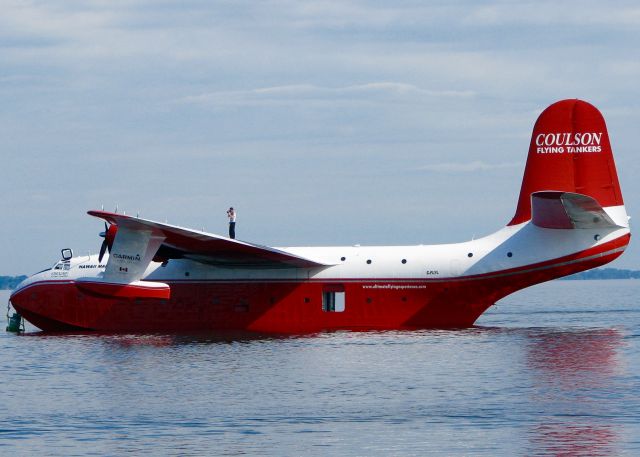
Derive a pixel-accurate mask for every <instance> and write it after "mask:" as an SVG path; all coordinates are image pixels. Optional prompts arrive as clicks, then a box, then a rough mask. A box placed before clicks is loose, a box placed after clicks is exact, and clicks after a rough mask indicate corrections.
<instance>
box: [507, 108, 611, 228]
mask: <svg viewBox="0 0 640 457" xmlns="http://www.w3.org/2000/svg"><path fill="white" fill-rule="evenodd" d="M541 191H560V192H573V193H578V194H583V195H588V196H589V197H592V198H593V199H595V200H596V201H597V202H598V203H599V204H600V205H601V206H602V207H608V206H618V205H622V204H623V201H622V193H621V191H620V184H619V183H618V175H617V173H616V167H615V163H614V161H613V154H612V152H611V145H610V143H609V134H608V133H607V126H606V124H605V122H604V118H603V117H602V114H601V113H600V111H598V109H597V108H596V107H595V106H593V105H591V104H589V103H587V102H585V101H582V100H577V99H573V100H561V101H559V102H556V103H554V104H553V105H551V106H549V107H548V108H547V109H545V110H544V111H543V112H542V114H540V116H539V117H538V120H537V121H536V124H535V126H534V127H533V134H532V136H531V143H530V146H529V155H528V157H527V165H526V168H525V171H524V177H523V180H522V188H521V190H520V197H519V199H518V207H517V209H516V214H515V215H514V217H513V219H512V220H511V222H510V223H509V225H516V224H520V223H522V222H526V221H528V220H530V219H531V194H533V193H534V192H541Z"/></svg>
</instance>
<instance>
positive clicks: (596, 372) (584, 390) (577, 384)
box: [526, 329, 632, 456]
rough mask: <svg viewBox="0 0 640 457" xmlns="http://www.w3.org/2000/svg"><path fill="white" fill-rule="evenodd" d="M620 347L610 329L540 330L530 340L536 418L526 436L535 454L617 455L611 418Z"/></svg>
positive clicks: (619, 337)
mask: <svg viewBox="0 0 640 457" xmlns="http://www.w3.org/2000/svg"><path fill="white" fill-rule="evenodd" d="M622 344H623V338H622V335H620V333H619V332H618V331H616V330H613V329H602V330H574V331H561V332H557V331H548V332H547V331H542V330H541V331H539V332H534V333H532V334H531V335H530V341H529V344H528V345H527V357H526V360H527V366H528V368H529V370H527V371H528V372H529V373H531V374H532V382H533V392H534V394H533V398H532V399H531V400H532V403H533V404H535V405H536V415H538V416H539V419H540V420H539V421H537V422H536V423H535V424H534V425H533V426H532V427H531V429H530V433H529V441H530V444H531V446H532V447H533V449H535V452H534V454H537V453H540V454H544V455H567V456H581V455H584V456H587V455H589V456H597V455H602V456H605V455H616V454H617V453H618V452H616V451H617V443H618V441H619V440H620V432H621V430H620V428H621V426H620V424H617V423H616V422H615V421H612V420H611V419H610V418H611V417H612V416H614V415H616V413H617V411H616V408H617V407H620V405H621V404H623V402H622V401H621V399H620V397H619V395H618V394H616V393H614V392H615V391H616V376H617V375H619V374H620V371H621V368H620V366H619V361H618V355H617V350H618V349H619V348H620V347H621V346H622ZM620 390H623V391H626V390H627V389H622V388H621V389H620ZM631 395H632V394H631Z"/></svg>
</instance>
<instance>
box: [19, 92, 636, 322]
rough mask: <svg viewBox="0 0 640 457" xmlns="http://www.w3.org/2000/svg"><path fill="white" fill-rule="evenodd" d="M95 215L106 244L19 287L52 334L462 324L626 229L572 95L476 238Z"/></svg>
mask: <svg viewBox="0 0 640 457" xmlns="http://www.w3.org/2000/svg"><path fill="white" fill-rule="evenodd" d="M88 214H90V215H91V216H95V217H97V218H100V219H103V220H104V224H105V231H104V232H103V233H102V235H103V236H104V241H103V244H102V247H101V249H100V252H99V253H98V254H95V255H90V256H82V257H74V256H73V253H72V251H71V250H69V249H65V250H63V251H62V258H61V259H60V260H59V261H58V262H57V263H55V265H53V267H52V268H49V269H46V270H44V271H41V272H39V273H36V274H34V275H32V276H30V277H29V278H27V279H26V280H24V281H23V282H22V283H21V284H20V285H19V286H18V287H17V289H16V290H15V291H14V292H13V293H12V295H11V297H10V304H11V305H12V306H13V308H14V309H15V311H16V312H17V313H19V315H20V316H23V317H24V319H26V320H27V321H29V322H31V323H32V324H33V325H35V326H36V327H38V328H39V329H41V330H43V331H56V332H58V331H64V332H68V331H72V332H74V331H98V332H201V331H205V332H209V331H225V330H229V331H249V332H260V333H264V332H267V333H284V334H293V333H313V332H319V331H333V330H338V329H348V330H376V329H380V330H382V329H394V330H402V329H425V328H465V327H470V326H473V325H474V323H475V322H476V320H477V319H478V317H479V316H480V315H481V314H482V313H483V312H484V311H485V310H487V309H488V308H489V307H491V306H492V305H494V304H495V303H496V301H498V300H500V299H501V298H503V297H505V296H507V295H509V294H511V293H513V292H515V291H517V290H520V289H523V288H525V287H529V286H532V285H534V284H537V283H541V282H543V281H549V280H552V279H554V278H559V277H561V276H566V275H570V274H573V273H576V272H580V271H583V270H587V269H590V268H594V267H598V266H601V265H604V264H606V263H608V262H611V261H612V260H614V259H616V258H617V257H618V256H620V255H621V254H622V253H623V251H624V250H625V248H626V247H627V245H628V244H629V241H630V237H631V232H630V227H629V218H628V216H627V213H626V210H625V207H624V203H623V199H622V194H621V190H620V185H619V182H618V176H617V173H616V167H615V163H614V160H613V155H612V151H611V145H610V141H609V135H608V132H607V128H606V125H605V121H604V118H603V116H602V114H601V113H600V111H598V109H597V108H595V107H594V106H593V105H591V104H589V103H587V102H585V101H582V100H577V99H571V100H562V101H558V102H556V103H554V104H552V105H551V106H549V107H548V108H546V109H545V110H544V111H543V112H542V113H541V114H540V116H539V118H538V119H537V121H536V123H535V125H534V128H533V134H532V137H531V142H530V145H529V152H528V157H527V161H526V166H525V171H524V177H523V181H522V187H521V189H520V195H519V198H518V202H517V207H516V211H515V215H514V216H513V218H512V219H511V221H510V222H509V223H508V224H506V226H504V227H502V228H500V229H499V230H497V231H496V232H495V233H493V234H490V235H488V236H485V237H483V238H479V239H474V240H472V241H465V242H461V243H456V244H440V245H420V246H331V247H317V246H315V247H267V246H262V245H260V244H255V243H250V242H246V241H240V240H236V239H231V238H227V237H225V236H221V235H216V234H212V233H206V232H204V231H198V230H191V229H188V228H184V227H179V226H176V225H170V224H167V223H161V222H156V221H152V220H147V219H142V218H139V217H133V216H130V215H124V214H118V213H117V212H106V211H102V210H100V211H89V212H88Z"/></svg>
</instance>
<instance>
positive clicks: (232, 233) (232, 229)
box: [227, 206, 236, 240]
mask: <svg viewBox="0 0 640 457" xmlns="http://www.w3.org/2000/svg"><path fill="white" fill-rule="evenodd" d="M227 217H228V218H229V238H231V239H232V240H233V239H235V237H236V210H235V209H233V206H232V207H231V208H229V209H228V210H227Z"/></svg>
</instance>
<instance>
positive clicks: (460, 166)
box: [416, 160, 522, 173]
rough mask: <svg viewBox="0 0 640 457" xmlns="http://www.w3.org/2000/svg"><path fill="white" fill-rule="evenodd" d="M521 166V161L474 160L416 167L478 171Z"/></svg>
mask: <svg viewBox="0 0 640 457" xmlns="http://www.w3.org/2000/svg"><path fill="white" fill-rule="evenodd" d="M520 167H522V163H520V162H503V163H486V162H481V161H479V160H476V161H474V162H468V163H456V162H445V163H434V164H429V165H423V166H421V167H418V168H416V170H420V171H431V172H436V173H472V172H476V171H487V170H500V169H505V168H520Z"/></svg>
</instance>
